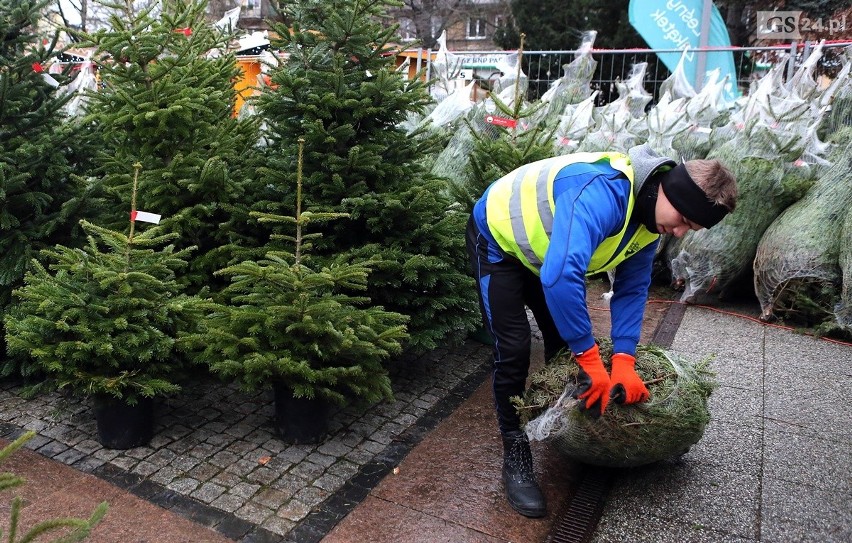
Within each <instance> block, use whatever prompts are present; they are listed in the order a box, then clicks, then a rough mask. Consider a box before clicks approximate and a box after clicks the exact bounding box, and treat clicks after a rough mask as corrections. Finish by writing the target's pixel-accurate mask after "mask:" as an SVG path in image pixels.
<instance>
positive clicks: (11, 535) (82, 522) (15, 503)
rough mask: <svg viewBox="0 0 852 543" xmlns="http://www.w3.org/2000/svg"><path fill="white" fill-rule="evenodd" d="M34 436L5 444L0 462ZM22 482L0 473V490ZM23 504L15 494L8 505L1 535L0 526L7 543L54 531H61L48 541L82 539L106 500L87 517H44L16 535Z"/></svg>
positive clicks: (104, 509)
mask: <svg viewBox="0 0 852 543" xmlns="http://www.w3.org/2000/svg"><path fill="white" fill-rule="evenodd" d="M33 436H35V432H32V431H30V432H27V433H25V434H24V435H22V436H21V437H19V438H18V439H16V440H15V441H13V442H11V443H9V444H8V445H6V446H5V447H3V449H0V462H2V461H3V460H5V459H6V458H8V457H9V455H11V454H12V453H14V452H15V451H17V450H18V449H20V448H21V447H22V446H23V445H24V443H26V442H27V441H29V440H30V439H32V438H33ZM22 484H24V480H23V479H22V478H20V477H17V476H15V475H12V474H11V473H0V490H7V489H9V488H14V487H17V486H20V485H22ZM23 506H24V501H23V500H22V499H21V498H20V497H18V496H16V497H15V498H13V499H12V504H11V507H10V513H9V532H8V534H4V533H3V530H2V529H0V537H4V536H5V538H4V541H6V542H7V543H29V542H30V541H35V540H36V539H38V540H39V541H42V539H40V538H41V537H42V536H45V535H46V534H50V533H53V532H57V531H65V533H64V534H63V535H61V536H58V537H55V538H54V539H52V540H51V543H74V542H77V541H83V540H84V539H86V538H87V537H88V536H89V534H90V533H91V531H92V530H93V529H94V528H95V526H97V525H98V524H99V523H100V521H101V519H103V517H104V515H105V514H106V512H107V502H101V503H100V504H99V505H98V506H97V507H96V508H95V510H94V511H93V512H92V515H91V516H90V517H89V518H88V519H80V518H56V519H50V520H44V521H41V522H39V523H37V524H36V525H35V526H33V527H32V528H30V529H29V530H27V532H26V533H24V534H21V535H20V537H19V534H18V523H19V522H20V517H21V509H22V508H23Z"/></svg>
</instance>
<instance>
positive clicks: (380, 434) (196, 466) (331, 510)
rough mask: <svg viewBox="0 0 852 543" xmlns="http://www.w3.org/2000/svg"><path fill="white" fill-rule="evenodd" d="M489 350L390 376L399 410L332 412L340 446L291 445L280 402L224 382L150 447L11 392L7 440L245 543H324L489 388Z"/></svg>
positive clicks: (199, 392)
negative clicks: (18, 438)
mask: <svg viewBox="0 0 852 543" xmlns="http://www.w3.org/2000/svg"><path fill="white" fill-rule="evenodd" d="M489 352H490V347H487V346H485V345H482V344H481V343H477V342H475V341H468V342H467V343H465V344H464V345H462V346H461V347H456V348H453V349H452V350H448V349H437V350H435V351H432V352H430V353H427V354H425V355H423V356H420V357H416V358H413V359H405V360H399V361H396V362H394V363H393V364H391V365H390V367H389V370H390V373H391V380H392V383H393V389H394V393H395V399H394V400H393V401H390V402H383V403H380V404H377V405H374V406H371V407H368V408H363V407H361V408H356V407H348V408H345V409H341V410H338V411H337V412H336V413H333V414H332V416H331V420H330V425H329V426H330V436H329V438H328V439H327V440H326V441H324V442H323V443H320V444H317V445H287V444H285V443H282V442H281V441H280V440H279V439H278V438H277V437H276V435H275V434H274V431H273V428H272V425H271V422H272V417H273V416H274V414H273V405H272V393H271V391H265V392H262V393H257V394H246V393H244V392H241V391H240V390H239V389H238V388H237V387H236V386H234V385H226V384H221V383H218V382H215V381H210V382H205V383H200V384H196V385H192V386H187V387H185V388H184V390H183V392H182V393H181V394H179V395H177V396H175V397H173V398H169V399H165V400H162V401H160V402H159V403H158V404H157V406H156V417H157V418H156V426H155V435H154V438H153V440H152V441H151V442H150V444H149V446H146V447H138V448H134V449H129V450H126V451H118V450H111V449H105V448H103V447H102V446H101V445H100V444H99V443H98V441H97V433H96V425H95V421H94V416H93V414H92V410H91V408H90V405H89V404H88V402H80V401H78V400H76V399H73V398H68V397H65V396H63V395H61V394H59V393H53V394H48V395H42V396H38V397H36V398H34V399H24V398H22V396H21V391H22V387H21V386H20V384H15V383H9V382H6V383H2V385H0V420H2V421H4V422H3V423H0V436H2V437H14V436H15V435H16V434H20V433H22V432H23V431H24V430H34V431H36V432H37V436H36V437H35V438H34V439H32V440H31V441H29V442H28V443H27V447H29V448H31V449H34V450H36V451H37V452H39V453H40V454H42V455H44V456H46V457H49V458H52V459H54V460H58V461H61V462H63V463H65V464H67V465H70V466H72V467H74V468H77V469H79V470H81V471H84V472H88V473H92V474H94V475H97V476H99V477H101V478H103V479H106V480H108V481H110V482H112V483H114V484H117V485H119V486H122V487H124V488H126V489H128V490H130V491H131V492H133V493H134V494H136V495H138V496H142V497H144V498H146V499H148V500H150V501H152V502H154V503H157V504H158V505H161V506H163V507H165V508H167V509H171V510H173V511H176V512H178V513H180V514H182V515H184V516H186V517H188V518H191V519H193V520H195V521H197V522H200V523H202V524H205V525H207V526H210V527H213V528H214V529H216V530H218V531H219V532H221V533H223V534H224V535H226V536H228V537H230V538H231V539H234V540H236V541H242V542H245V543H248V542H258V541H299V542H300V543H306V542H309V541H319V540H320V539H322V537H323V535H325V533H327V531H328V530H329V529H330V528H331V527H333V526H334V524H335V523H336V522H337V521H338V520H339V519H340V518H342V517H343V516H345V515H346V514H347V513H348V511H349V510H351V509H352V508H353V507H354V506H355V505H357V503H358V502H359V501H360V500H361V499H363V497H364V496H366V494H367V492H369V490H370V488H372V485H373V484H375V483H376V482H378V480H379V479H380V478H381V477H383V476H384V475H385V474H386V473H387V472H388V471H389V470H390V469H392V468H393V466H394V465H395V463H397V462H398V461H399V460H401V459H402V457H404V456H405V454H406V453H407V451H408V450H410V448H411V447H412V446H413V445H415V444H416V443H417V442H418V441H419V440H420V439H421V438H422V437H423V435H425V433H426V432H428V431H429V430H430V429H431V428H432V427H434V426H435V425H436V424H437V422H438V421H440V419H441V418H443V416H446V415H447V414H449V413H450V412H451V411H452V409H454V408H455V406H457V405H458V404H459V403H461V401H463V400H464V399H465V398H466V397H467V394H468V393H469V392H470V391H471V390H473V388H475V386H476V385H478V384H479V383H481V381H482V379H483V378H484V377H485V375H486V372H487V367H488V359H489Z"/></svg>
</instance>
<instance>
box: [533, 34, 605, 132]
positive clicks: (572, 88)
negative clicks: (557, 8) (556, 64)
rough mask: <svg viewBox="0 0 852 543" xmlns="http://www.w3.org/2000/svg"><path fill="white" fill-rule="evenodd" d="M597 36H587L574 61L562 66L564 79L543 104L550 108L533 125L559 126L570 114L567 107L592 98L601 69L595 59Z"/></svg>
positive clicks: (546, 94) (543, 111) (556, 84)
mask: <svg viewBox="0 0 852 543" xmlns="http://www.w3.org/2000/svg"><path fill="white" fill-rule="evenodd" d="M596 36H597V32H596V31H594V30H590V31H587V32H584V33H583V37H582V43H581V44H580V48H579V49H578V50H577V52H576V54H575V58H574V60H572V61H571V62H569V63H567V64H563V65H562V70H563V74H562V77H560V78H559V79H557V80H556V81H554V82H553V83H552V84H551V85H550V88H548V89H547V92H545V93H544V94H543V95H541V99H540V101H541V102H542V103H544V104H546V107H544V108H542V109H541V110H539V112H538V113H537V115H536V116H535V117H534V118H533V122H545V123H547V124H549V125H555V124H556V123H557V122H559V118H560V117H562V115H564V114H565V113H566V107H568V106H570V105H573V104H579V103H580V102H582V101H583V100H585V99H586V98H588V97H589V96H590V95H591V94H592V86H591V82H592V78H593V77H594V75H595V69H596V68H597V65H598V61H596V60H595V59H594V58H592V47H593V46H594V44H595V37H596Z"/></svg>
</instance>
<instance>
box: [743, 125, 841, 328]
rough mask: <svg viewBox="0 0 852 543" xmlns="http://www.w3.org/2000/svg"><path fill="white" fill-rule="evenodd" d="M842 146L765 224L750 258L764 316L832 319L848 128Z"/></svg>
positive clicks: (811, 321)
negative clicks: (810, 183) (800, 192)
mask: <svg viewBox="0 0 852 543" xmlns="http://www.w3.org/2000/svg"><path fill="white" fill-rule="evenodd" d="M837 136H839V139H838V141H842V142H843V145H842V147H838V148H837V149H836V152H835V153H833V154H832V156H831V157H830V161H831V162H832V166H831V167H830V168H828V169H827V170H826V171H825V172H824V173H823V174H822V175H821V176H820V177H819V179H818V180H817V181H816V183H815V184H814V186H813V187H811V189H809V190H808V192H807V193H806V194H805V196H804V197H803V198H802V199H801V200H799V201H798V202H796V203H794V204H793V205H791V206H790V207H789V208H787V209H786V210H785V211H784V212H783V213H782V214H781V215H780V216H779V217H778V218H777V219H776V220H775V221H773V222H772V224H771V225H770V226H769V228H767V229H766V232H765V233H764V234H763V237H762V238H761V240H760V243H759V244H758V247H757V253H756V255H755V259H754V266H753V267H754V290H755V294H757V299H758V301H759V302H760V306H761V310H762V318H763V319H764V320H773V319H774V318H776V317H781V318H784V319H785V320H788V321H790V322H796V323H799V324H803V325H805V326H818V325H821V324H823V323H831V324H833V322H834V320H835V318H834V310H835V305H836V304H837V303H838V301H839V300H838V299H839V296H840V289H841V285H842V276H841V273H842V271H841V268H840V264H839V257H840V249H841V241H842V239H841V232H842V229H843V222H844V220H845V218H846V213H847V210H848V209H849V208H850V207H852V129H850V128H845V129H843V130H842V131H841V132H839V133H838V134H837Z"/></svg>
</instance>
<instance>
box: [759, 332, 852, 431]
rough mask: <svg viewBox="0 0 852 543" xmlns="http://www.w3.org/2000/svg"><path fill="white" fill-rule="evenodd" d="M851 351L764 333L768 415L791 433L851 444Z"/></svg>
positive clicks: (803, 338)
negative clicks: (798, 432) (800, 433)
mask: <svg viewBox="0 0 852 543" xmlns="http://www.w3.org/2000/svg"><path fill="white" fill-rule="evenodd" d="M850 355H852V349H850V347H848V346H846V345H840V344H837V343H832V342H828V341H821V340H818V339H814V338H811V337H807V336H802V335H799V334H792V333H789V332H782V331H777V330H770V331H768V333H767V335H766V395H765V398H766V413H765V414H766V416H767V417H768V418H770V419H772V420H773V421H774V422H776V423H777V424H778V425H781V426H783V427H786V428H787V429H788V430H789V431H801V432H803V433H808V434H811V435H817V436H820V437H822V438H823V439H830V440H840V441H843V442H845V443H846V444H847V446H848V445H852V410H850V401H849V391H850V390H852V371H850V369H849V367H850V366H849V364H850Z"/></svg>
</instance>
